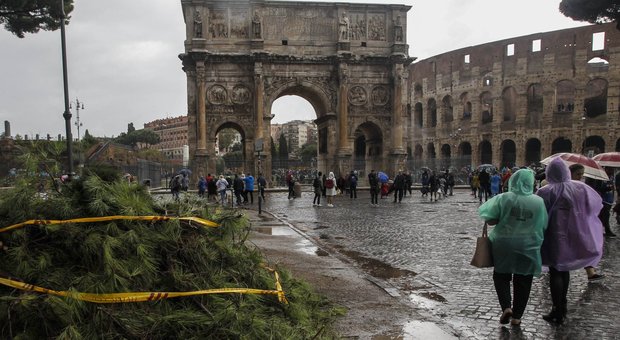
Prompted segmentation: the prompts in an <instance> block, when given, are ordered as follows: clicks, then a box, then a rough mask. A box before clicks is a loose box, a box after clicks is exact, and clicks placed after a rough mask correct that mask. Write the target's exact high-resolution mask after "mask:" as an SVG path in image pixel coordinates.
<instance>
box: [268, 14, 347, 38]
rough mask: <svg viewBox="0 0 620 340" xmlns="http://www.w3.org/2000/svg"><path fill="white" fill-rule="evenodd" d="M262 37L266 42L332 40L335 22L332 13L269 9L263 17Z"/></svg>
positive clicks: (334, 33) (334, 32) (334, 35)
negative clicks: (284, 39) (280, 40)
mask: <svg viewBox="0 0 620 340" xmlns="http://www.w3.org/2000/svg"><path fill="white" fill-rule="evenodd" d="M263 19H264V20H263V35H264V39H266V40H279V39H282V38H287V39H291V40H316V39H325V40H333V39H334V37H336V34H337V32H336V29H337V20H336V19H335V18H334V13H333V11H329V10H326V9H306V10H303V11H299V10H292V9H287V8H270V9H268V10H266V11H265V14H264V16H263Z"/></svg>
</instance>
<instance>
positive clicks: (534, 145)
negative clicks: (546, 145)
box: [525, 138, 542, 165]
mask: <svg viewBox="0 0 620 340" xmlns="http://www.w3.org/2000/svg"><path fill="white" fill-rule="evenodd" d="M541 146H542V144H541V143H540V140H539V139H538V138H530V139H528V140H527V142H525V165H529V164H532V163H538V162H540V160H541V157H540V156H541Z"/></svg>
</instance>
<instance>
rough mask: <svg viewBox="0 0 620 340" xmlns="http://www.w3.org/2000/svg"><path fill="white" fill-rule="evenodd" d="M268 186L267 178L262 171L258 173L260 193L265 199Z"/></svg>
mask: <svg viewBox="0 0 620 340" xmlns="http://www.w3.org/2000/svg"><path fill="white" fill-rule="evenodd" d="M266 187H267V180H266V179H265V176H263V174H262V173H259V174H258V194H259V195H260V197H261V198H262V199H263V201H264V200H265V188H266Z"/></svg>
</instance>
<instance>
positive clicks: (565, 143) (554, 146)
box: [551, 137, 573, 155]
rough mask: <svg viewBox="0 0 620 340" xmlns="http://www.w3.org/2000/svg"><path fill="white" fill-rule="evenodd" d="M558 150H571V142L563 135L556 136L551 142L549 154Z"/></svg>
mask: <svg viewBox="0 0 620 340" xmlns="http://www.w3.org/2000/svg"><path fill="white" fill-rule="evenodd" d="M559 152H573V142H571V140H570V139H566V138H564V137H558V138H556V139H554V140H553V142H552V143H551V154H552V155H553V154H556V153H559Z"/></svg>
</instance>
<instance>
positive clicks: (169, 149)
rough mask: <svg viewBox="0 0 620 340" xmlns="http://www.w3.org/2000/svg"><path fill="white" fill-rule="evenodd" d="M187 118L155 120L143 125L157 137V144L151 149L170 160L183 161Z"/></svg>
mask: <svg viewBox="0 0 620 340" xmlns="http://www.w3.org/2000/svg"><path fill="white" fill-rule="evenodd" d="M187 122H188V121H187V116H179V117H173V118H163V119H157V120H154V121H152V122H148V123H145V124H144V128H145V129H149V130H152V131H154V132H155V133H156V134H157V135H158V136H159V140H160V142H159V144H157V145H152V146H151V148H153V149H158V150H160V151H161V152H162V153H163V154H164V156H165V157H166V158H168V159H171V160H179V161H182V160H183V145H187V143H188V141H187V132H188V123H187Z"/></svg>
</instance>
